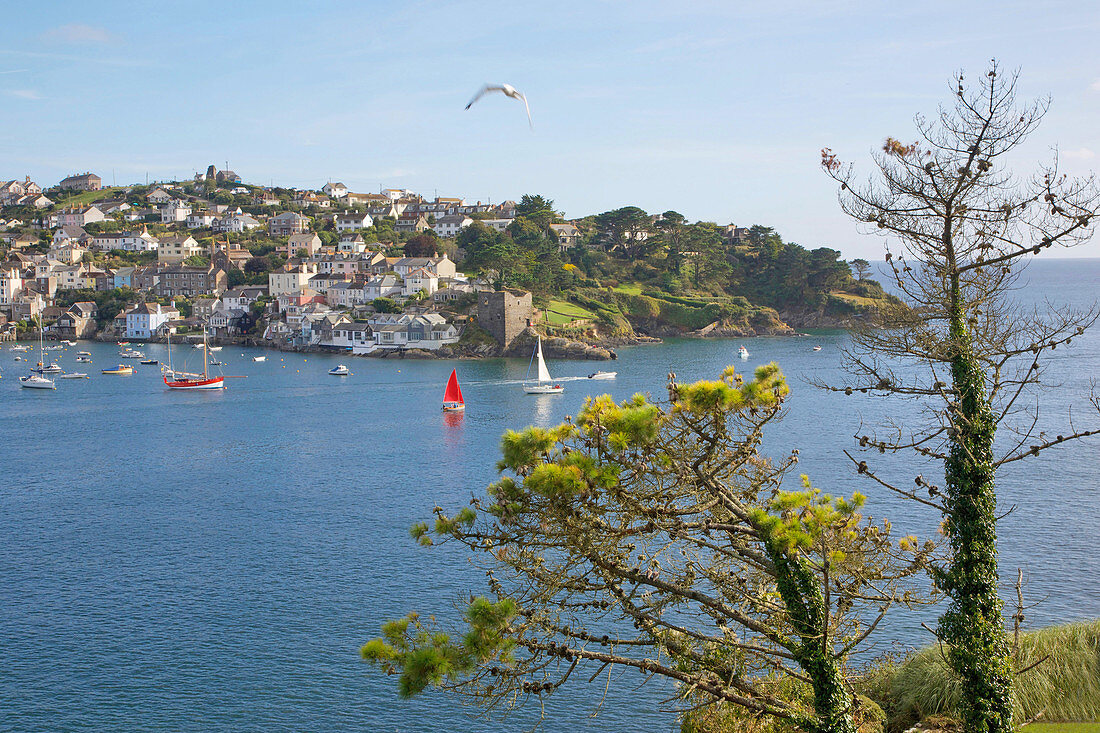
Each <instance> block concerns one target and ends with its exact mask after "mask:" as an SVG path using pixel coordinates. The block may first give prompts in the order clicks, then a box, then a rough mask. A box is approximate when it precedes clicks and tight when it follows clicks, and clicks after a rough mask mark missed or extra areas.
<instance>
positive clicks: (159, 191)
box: [145, 188, 172, 204]
mask: <svg viewBox="0 0 1100 733" xmlns="http://www.w3.org/2000/svg"><path fill="white" fill-rule="evenodd" d="M145 200H146V201H148V202H149V203H151V204H166V203H168V202H169V201H171V200H172V194H170V193H168V192H167V191H165V190H164V189H163V188H154V189H153V190H152V191H150V192H149V193H148V194H146V196H145Z"/></svg>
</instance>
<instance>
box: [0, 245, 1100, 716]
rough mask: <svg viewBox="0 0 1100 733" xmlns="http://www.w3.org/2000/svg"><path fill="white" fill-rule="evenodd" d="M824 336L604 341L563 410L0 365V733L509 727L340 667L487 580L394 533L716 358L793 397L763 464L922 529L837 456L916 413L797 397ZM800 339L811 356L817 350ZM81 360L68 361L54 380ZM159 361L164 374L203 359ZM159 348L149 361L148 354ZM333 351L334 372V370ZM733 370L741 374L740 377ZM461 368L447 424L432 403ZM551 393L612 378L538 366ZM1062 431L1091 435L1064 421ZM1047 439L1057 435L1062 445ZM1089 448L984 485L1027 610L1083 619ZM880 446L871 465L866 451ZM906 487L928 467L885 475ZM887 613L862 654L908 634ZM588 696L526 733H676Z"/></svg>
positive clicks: (395, 378) (4, 361)
mask: <svg viewBox="0 0 1100 733" xmlns="http://www.w3.org/2000/svg"><path fill="white" fill-rule="evenodd" d="M1028 277H1029V278H1030V285H1029V286H1028V287H1027V288H1025V289H1024V290H1022V291H1021V292H1020V297H1021V298H1022V299H1024V300H1028V301H1030V302H1035V303H1043V302H1044V299H1047V298H1049V299H1050V300H1051V301H1052V302H1053V303H1054V304H1055V306H1056V307H1059V308H1062V307H1072V306H1082V305H1088V304H1090V303H1092V302H1093V301H1094V300H1096V299H1097V298H1100V261H1086V260H1077V261H1057V262H1046V263H1037V264H1035V265H1033V266H1032V268H1031V269H1030V271H1029V273H1028ZM844 343H845V336H844V334H842V333H836V332H829V333H815V334H813V335H812V336H810V337H803V338H784V339H778V338H776V339H766V338H760V339H745V340H743V341H695V340H691V341H688V340H685V341H669V342H668V343H666V344H663V345H660V346H651V347H637V348H628V349H621V350H620V352H619V353H620V359H619V361H618V362H616V363H615V364H614V365H613V366H612V367H611V368H615V369H617V370H618V372H619V376H618V379H617V380H615V381H614V382H590V381H587V380H584V379H576V380H570V381H567V382H565V384H566V391H565V394H564V395H561V396H551V397H531V396H525V395H524V394H523V393H522V392H521V391H520V387H519V382H518V380H520V379H522V377H523V375H524V372H525V370H526V368H527V362H526V360H494V361H478V362H472V361H469V362H435V361H402V360H398V359H388V360H367V359H351V358H349V357H343V358H342V359H340V358H337V357H328V356H316V355H309V356H305V357H303V356H301V355H297V356H292V355H285V354H278V353H275V352H268V354H267V356H268V360H267V361H266V362H264V363H257V362H253V361H252V360H251V357H252V356H254V355H258V354H260V353H262V352H260V351H258V350H242V349H239V348H237V349H231V348H228V347H227V348H226V350H224V351H223V352H221V358H222V359H223V360H224V361H226V362H228V363H229V367H228V368H227V369H226V373H229V374H238V375H244V376H247V379H241V380H233V382H232V384H231V388H230V389H229V390H227V391H225V392H223V393H214V394H190V393H170V392H166V391H165V390H164V388H163V385H162V384H161V383H160V382H159V376H158V373H157V370H156V367H136V368H137V370H138V371H137V373H136V374H135V375H134V376H132V377H110V376H103V375H100V374H99V370H100V369H102V368H105V367H107V366H109V365H110V364H113V363H116V362H117V361H118V359H117V349H116V348H115V347H114V346H111V345H106V344H95V345H91V346H88V345H81V346H79V347H76V348H79V349H88V350H90V351H92V352H93V354H94V358H95V361H94V364H92V365H80V366H90V367H91V369H89V370H88V371H92V374H93V376H92V378H91V379H90V380H86V381H60V382H59V383H58V387H59V388H58V390H57V391H56V392H54V393H50V392H37V391H32V390H24V389H20V388H19V385H18V382H17V380H16V379H15V377H16V376H18V375H19V374H22V373H24V371H23V369H20V368H19V367H21V366H22V365H21V364H16V363H14V362H13V361H12V356H13V355H12V354H11V352H10V351H9V350H8V349H7V348H5V349H4V350H3V351H2V352H0V366H2V367H3V369H4V378H3V379H2V380H0V445H2V446H3V449H2V450H3V453H2V455H3V473H2V476H3V479H2V485H0V609H2V610H0V730H10V731H70V730H95V731H251V730H264V731H273V730H275V731H314V730H323V731H345V730H346V731H351V730H355V731H362V730H368V731H424V730H447V731H489V730H493V731H499V730H523V729H525V728H526V727H527V726H529V725H530V724H531V723H532V722H533V721H534V720H535V719H536V716H537V711H530V712H525V713H522V714H517V715H514V716H513V717H511V718H508V719H507V720H506V721H505V722H504V723H503V724H501V723H499V722H498V723H493V724H490V723H487V722H485V721H483V720H480V719H475V718H471V717H468V716H467V714H466V712H465V711H463V710H460V709H458V708H455V707H454V706H453V705H452V704H451V701H450V700H449V699H447V698H443V697H441V696H439V695H427V696H424V697H422V698H419V699H416V700H413V701H411V702H402V701H400V700H398V699H397V696H396V694H395V679H392V678H386V677H383V676H382V675H380V674H378V673H377V671H376V670H374V669H373V668H369V667H367V666H365V665H364V664H362V663H361V662H360V661H359V660H358V656H357V649H358V647H359V645H360V644H362V643H363V642H364V641H366V640H367V639H369V638H371V637H372V636H375V635H377V632H378V626H379V624H380V623H381V622H382V621H383V620H387V619H391V618H395V617H398V616H401V615H404V614H405V613H406V612H407V611H409V610H413V609H416V610H420V611H423V612H426V613H427V612H435V613H437V614H439V615H440V616H442V617H450V616H453V614H454V610H453V607H454V601H455V600H456V599H457V598H459V597H461V596H463V595H466V594H467V592H468V591H469V590H470V589H474V590H475V591H480V590H481V589H482V588H483V584H482V582H481V580H482V579H481V577H480V576H479V575H478V573H477V572H475V571H474V570H473V569H472V568H471V567H470V566H469V564H468V563H467V561H466V558H465V557H464V556H463V555H462V554H461V553H459V552H457V550H451V549H448V548H433V549H423V548H419V547H417V546H416V545H415V544H414V543H413V542H412V541H411V540H410V538H409V535H408V528H409V526H410V525H411V524H413V523H414V522H416V521H420V520H423V519H428V518H430V516H431V509H432V507H433V506H435V505H436V504H438V505H440V506H443V507H456V508H457V507H459V506H462V505H464V504H465V503H466V501H467V500H468V499H469V497H470V494H471V492H478V491H480V490H481V489H482V488H483V487H484V486H485V485H486V484H487V483H488V482H490V481H491V480H493V478H494V471H493V464H494V462H495V460H496V458H497V445H498V440H499V436H500V434H501V433H502V432H503V431H504V430H505V429H506V428H509V427H522V426H525V425H528V424H540V425H549V424H551V423H554V422H556V421H558V420H560V419H561V418H562V417H563V416H565V415H567V414H572V413H575V412H576V410H577V409H578V407H579V405H580V404H581V402H582V400H583V398H584V396H585V395H586V394H588V393H590V392H596V391H610V392H611V393H612V394H614V395H615V396H616V397H619V398H625V397H628V396H630V395H631V394H633V393H635V392H639V391H641V392H647V391H648V392H652V393H653V394H655V395H660V394H662V392H663V385H664V382H665V377H666V375H667V373H668V372H669V371H675V372H676V373H677V375H678V376H679V377H680V378H681V379H699V378H706V377H714V376H715V375H717V374H718V372H719V371H720V370H721V369H722V368H723V367H724V366H725V365H727V364H729V363H733V362H735V361H736V358H735V357H736V351H737V347H738V346H739V345H741V344H744V346H745V347H746V348H747V349H748V351H749V352H750V354H751V356H750V358H749V360H748V362H747V364H745V365H744V366H747V367H750V368H751V367H753V366H756V365H759V364H761V363H765V362H768V361H772V360H775V361H778V362H779V363H780V365H781V366H782V367H783V369H784V370H785V371H786V373H787V374H788V375H789V376H790V377H791V378H792V381H793V386H794V394H793V396H792V398H791V399H790V402H789V412H788V415H787V417H786V419H785V420H784V422H783V423H782V425H781V426H780V427H779V428H778V429H777V430H775V431H773V433H772V434H771V435H770V436H769V442H768V448H769V450H771V451H774V452H775V453H776V454H781V453H786V452H787V451H789V450H790V449H791V448H798V449H799V450H800V452H801V458H802V466H801V470H803V471H805V472H807V473H809V474H810V475H811V477H812V479H813V481H814V482H815V484H816V485H818V486H819V487H821V488H822V489H824V490H826V491H829V492H832V493H850V492H851V491H853V490H856V489H859V490H861V491H863V492H865V493H867V494H869V496H870V499H869V509H870V512H871V513H872V514H875V515H876V516H890V517H891V518H892V519H893V520H894V522H895V524H896V525H898V526H899V527H900V528H902V529H903V530H904V531H914V532H918V533H921V534H927V533H928V532H931V531H933V530H934V528H935V526H936V523H937V518H936V517H935V516H932V515H930V514H929V513H927V512H925V511H923V510H921V509H919V508H914V507H913V506H909V505H906V504H903V503H901V502H898V501H895V500H894V499H893V498H892V497H889V496H885V495H883V492H881V491H876V490H875V489H874V487H872V486H870V485H868V484H867V483H866V482H865V481H861V480H859V477H857V476H856V475H855V474H854V473H853V471H852V470H851V468H850V463H849V462H848V459H847V458H845V457H844V456H843V454H842V453H841V449H843V448H849V449H850V448H852V445H853V442H852V438H851V436H852V435H853V434H855V433H856V432H857V431H858V430H859V427H860V424H861V421H866V422H869V423H874V422H876V421H878V420H881V419H882V418H883V417H884V416H893V417H900V418H902V419H904V418H905V417H906V416H911V415H912V410H913V406H912V405H907V404H905V403H902V404H900V405H894V404H891V403H887V402H886V401H884V400H881V399H877V398H866V397H863V398H858V397H843V396H842V395H833V394H827V393H823V392H821V391H818V390H816V389H814V388H813V387H811V386H809V385H808V384H807V383H806V380H808V379H811V378H815V377H825V378H829V377H836V376H837V375H838V374H839V371H838V367H839V350H840V348H841V347H842V346H843V345H844ZM815 345H820V346H822V347H823V348H822V349H821V350H820V351H817V352H815V351H813V348H812V347H813V346H815ZM75 351H76V349H75V348H74V349H69V350H68V351H66V352H63V353H62V363H63V365H65V366H66V367H67V368H69V369H73V368H75V367H76V366H78V365H76V364H75V362H74V358H75ZM189 351H191V350H188V349H182V348H181V349H174V356H175V358H176V360H177V361H179V360H180V359H181V358H183V357H190V359H191V361H192V362H196V363H197V353H198V352H195V353H194V354H191V353H188V352H189ZM146 352H147V353H148V354H149V355H150V356H154V357H160V358H163V356H164V347H163V346H157V345H151V346H149V347H147V348H146ZM340 361H344V362H345V363H347V364H349V366H351V368H352V371H353V374H352V376H349V377H346V378H336V377H330V376H328V375H327V374H326V372H327V370H328V369H329V368H331V367H332V366H334V365H335V364H337V363H338V362H340ZM738 363H739V364H740V362H738ZM456 365H457V367H458V371H459V377H460V379H461V381H462V387H463V392H464V394H465V397H466V400H467V405H468V409H467V412H466V414H465V415H464V416H462V417H461V418H459V419H457V420H451V419H448V418H447V417H445V416H443V415H441V414H440V411H439V404H440V401H441V399H442V392H443V386H444V384H445V381H446V378H447V375H448V374H449V372H450V370H451V368H452V367H453V366H456ZM549 366H550V371H551V373H552V374H553V375H554V376H555V377H560V378H564V379H570V378H573V377H584V376H585V375H587V374H588V373H589V372H591V371H594V370H595V369H597V368H599V367H601V366H606V365H602V364H595V363H583V362H568V361H555V362H551V363H550V365H549ZM1098 371H1100V332H1095V331H1094V332H1093V333H1092V334H1089V335H1087V336H1086V337H1084V338H1081V339H1078V340H1076V341H1075V342H1074V344H1073V346H1072V347H1071V348H1069V349H1065V350H1062V349H1059V350H1058V351H1056V352H1054V360H1053V362H1052V365H1051V368H1050V370H1049V372H1048V376H1049V378H1050V379H1052V380H1053V381H1055V382H1058V383H1059V384H1060V385H1061V386H1060V387H1059V389H1058V390H1057V391H1056V392H1055V393H1054V394H1053V395H1051V396H1050V397H1049V398H1048V399H1047V400H1046V401H1045V402H1044V403H1043V409H1042V412H1041V413H1040V419H1041V421H1042V426H1044V427H1047V426H1049V427H1050V429H1051V430H1059V428H1057V427H1055V426H1056V425H1057V424H1058V423H1057V419H1058V418H1061V417H1065V416H1066V415H1067V411H1068V409H1069V406H1070V405H1071V404H1072V403H1074V402H1078V403H1079V402H1080V401H1081V400H1082V398H1083V396H1084V395H1085V394H1086V393H1087V390H1088V385H1089V380H1090V378H1091V377H1092V375H1094V374H1095V373H1097V372H1098ZM1073 418H1074V419H1075V421H1076V422H1077V423H1078V424H1079V425H1086V424H1095V422H1096V421H1095V419H1094V415H1090V414H1089V411H1088V410H1087V409H1086V408H1085V407H1083V406H1080V405H1078V406H1077V407H1076V408H1075V409H1074V411H1073ZM1059 432H1061V431H1060V430H1059ZM1098 446H1100V442H1098V441H1095V440H1094V441H1092V442H1080V443H1077V444H1074V445H1070V446H1069V447H1065V448H1062V449H1060V450H1056V451H1051V452H1049V453H1048V454H1046V455H1045V456H1044V457H1042V458H1039V459H1036V460H1032V461H1025V462H1020V463H1017V464H1015V465H1014V467H1013V468H1012V469H1011V470H1005V471H1003V472H1002V474H1001V477H1000V481H999V484H1000V492H1001V497H1002V503H1003V508H1004V509H1005V510H1007V509H1008V508H1010V507H1012V506H1015V507H1016V509H1015V511H1014V512H1012V513H1011V514H1010V515H1009V516H1008V517H1007V518H1005V519H1004V521H1003V523H1002V525H1001V527H1002V529H1001V550H1002V568H1004V570H1005V575H1006V576H1007V575H1009V574H1011V575H1012V576H1013V577H1014V576H1015V568H1016V567H1022V568H1023V569H1024V571H1025V573H1026V575H1027V577H1028V579H1029V584H1028V586H1027V594H1028V596H1029V598H1031V599H1034V600H1040V599H1044V602H1043V603H1042V604H1040V605H1039V606H1038V607H1037V608H1035V609H1033V610H1032V611H1031V612H1030V613H1029V623H1032V622H1033V623H1034V624H1037V625H1038V624H1044V623H1050V622H1059V621H1068V620H1073V619H1080V618H1089V617H1097V616H1100V553H1098V552H1097V551H1096V548H1095V539H1096V536H1097V532H1096V522H1097V520H1098V519H1100V486H1098V483H1100V482H1098V480H1097V477H1098V475H1100V474H1098V471H1097V468H1096V461H1095V459H1096V456H1097V447H1098ZM876 457H877V456H876ZM881 467H882V469H883V471H884V472H886V473H887V474H888V475H891V476H892V477H894V478H896V479H897V480H899V481H900V482H902V483H909V482H911V481H912V476H913V475H914V472H915V471H923V472H924V473H925V474H926V475H935V472H934V471H935V469H934V468H932V467H928V466H924V467H921V466H919V465H915V464H906V463H902V462H893V461H892V462H883V463H882V464H881ZM933 616H934V614H931V613H929V614H925V615H924V616H898V617H896V618H895V619H894V620H893V622H892V623H891V625H890V627H889V628H888V629H887V630H886V631H885V632H884V634H883V635H882V641H881V642H880V647H881V648H886V647H889V646H890V642H891V641H893V640H898V641H899V642H901V643H904V644H924V643H927V642H928V641H929V638H928V636H927V633H926V632H923V631H922V630H921V629H920V628H919V622H920V621H921V620H926V621H929V622H931V621H932V620H933ZM637 684H638V678H637V677H636V676H628V677H626V678H625V679H623V680H621V681H620V682H619V683H618V684H615V685H613V686H612V688H611V691H610V692H609V694H608V695H607V698H606V700H605V701H604V703H603V707H602V709H601V711H600V713H599V715H598V716H597V717H595V718H593V717H590V713H591V712H592V710H593V707H594V702H595V701H598V700H600V697H601V695H602V694H603V686H602V685H598V684H597V685H591V686H587V685H585V684H584V682H583V681H581V682H580V684H578V685H575V686H573V687H572V688H571V689H569V690H567V691H566V692H565V693H564V694H559V695H556V696H555V697H554V699H553V700H552V701H551V702H550V703H549V704H548V706H547V716H548V720H547V722H546V723H545V727H544V728H543V730H546V731H574V730H592V731H625V730H674V729H675V722H674V720H673V719H672V717H671V716H669V715H668V714H664V713H660V712H658V711H659V709H660V708H661V707H662V705H661V700H662V698H663V697H664V696H665V695H666V694H667V692H668V689H667V687H661V686H659V685H653V686H649V687H641V688H638V687H637Z"/></svg>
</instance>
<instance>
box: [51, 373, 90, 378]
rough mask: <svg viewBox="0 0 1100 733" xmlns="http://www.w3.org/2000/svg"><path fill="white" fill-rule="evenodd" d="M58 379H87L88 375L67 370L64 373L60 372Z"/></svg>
mask: <svg viewBox="0 0 1100 733" xmlns="http://www.w3.org/2000/svg"><path fill="white" fill-rule="evenodd" d="M57 378H58V379H87V378H88V375H87V374H85V373H84V372H66V373H64V374H58V375H57Z"/></svg>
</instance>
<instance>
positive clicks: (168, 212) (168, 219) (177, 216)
mask: <svg viewBox="0 0 1100 733" xmlns="http://www.w3.org/2000/svg"><path fill="white" fill-rule="evenodd" d="M190 214H191V204H189V203H187V202H186V201H181V200H179V199H172V200H171V201H169V202H168V203H167V204H165V205H164V206H163V207H162V208H161V210H160V222H161V223H162V224H176V223H178V222H181V221H187V217H188V216H189V215H190Z"/></svg>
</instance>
